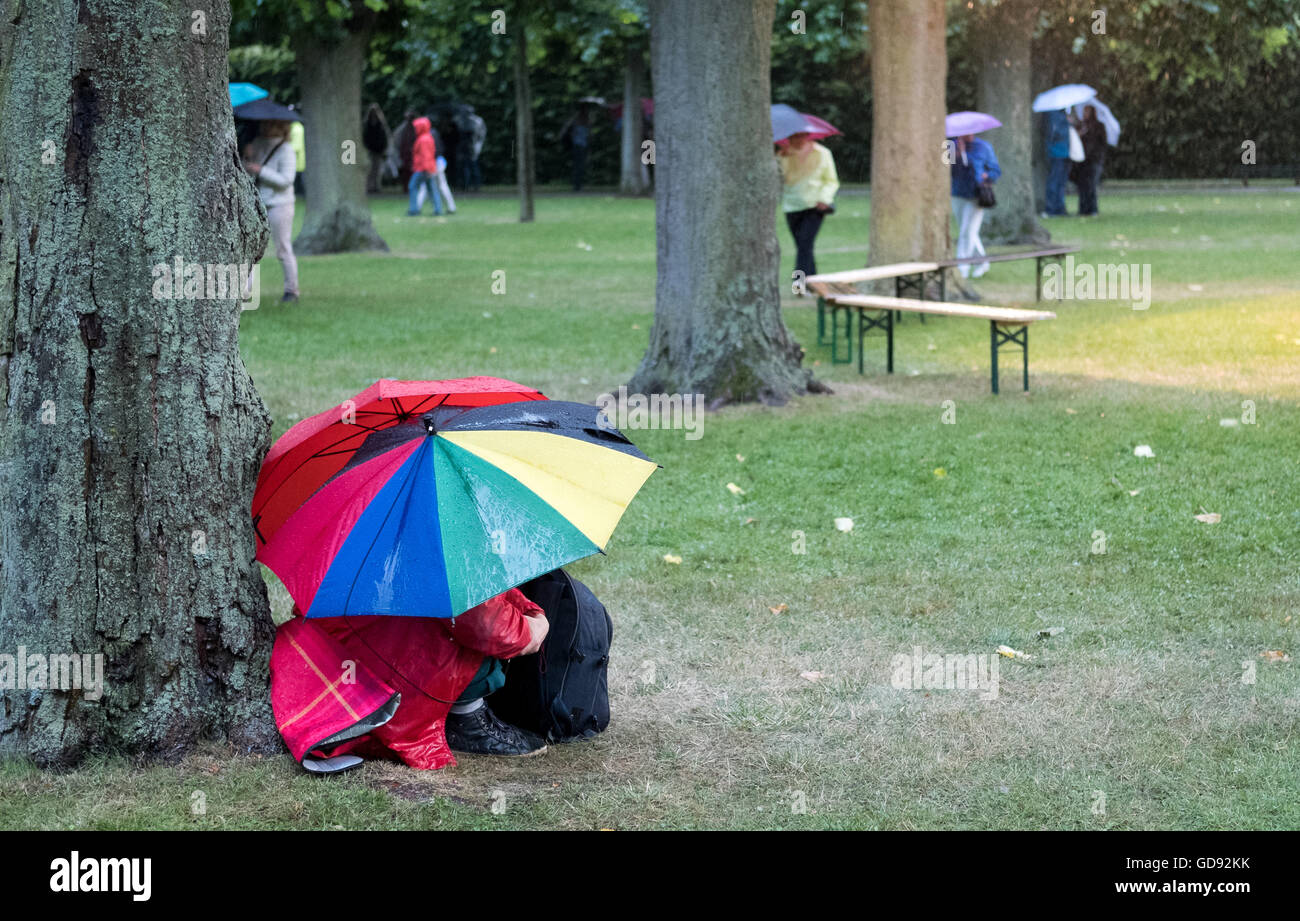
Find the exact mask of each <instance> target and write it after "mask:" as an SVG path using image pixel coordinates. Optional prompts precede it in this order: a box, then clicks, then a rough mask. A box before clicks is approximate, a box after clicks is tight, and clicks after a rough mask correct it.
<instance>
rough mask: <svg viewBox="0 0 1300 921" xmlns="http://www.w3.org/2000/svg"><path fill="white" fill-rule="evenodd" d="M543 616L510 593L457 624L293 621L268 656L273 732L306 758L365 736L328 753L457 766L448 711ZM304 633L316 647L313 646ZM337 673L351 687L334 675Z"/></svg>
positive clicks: (511, 653)
mask: <svg viewBox="0 0 1300 921" xmlns="http://www.w3.org/2000/svg"><path fill="white" fill-rule="evenodd" d="M295 613H296V611H295ZM541 613H542V609H541V608H539V607H538V606H537V605H535V604H533V603H532V602H531V601H529V600H528V599H527V598H525V597H524V595H523V593H522V592H520V591H519V590H518V589H513V588H512V589H510V590H509V591H508V592H505V593H504V594H501V595H498V596H496V597H495V598H490V599H488V600H487V601H485V602H483V603H482V604H480V605H478V606H477V607H473V608H470V609H469V610H468V611H466V612H465V613H464V614H461V615H459V616H457V617H454V618H451V619H444V618H436V617H348V618H342V617H322V618H313V619H311V620H305V619H303V618H301V617H295V618H294V619H293V620H291V621H289V622H288V623H286V624H284V625H283V626H282V627H280V631H279V633H278V634H277V636H276V644H275V650H274V651H273V653H272V657H271V702H272V705H273V708H274V711H275V717H276V725H277V726H278V727H279V729H280V732H281V734H282V735H283V736H284V740H285V744H286V745H288V746H289V750H290V751H291V752H293V755H294V757H295V758H297V759H298V760H300V761H301V760H302V758H303V757H304V756H306V755H309V754H311V753H312V752H314V751H315V752H317V753H319V751H320V749H319V748H318V746H319V745H320V742H321V740H322V739H329V740H335V739H337V738H338V737H339V736H340V735H344V736H346V735H347V734H348V733H349V732H350V731H358V730H362V729H364V730H366V731H365V733H364V734H363V735H358V736H357V737H356V738H352V739H348V740H346V741H344V742H342V744H338V745H331V746H327V747H328V749H329V750H328V754H330V755H342V754H354V755H360V756H362V757H370V758H391V757H397V758H400V759H401V760H402V761H404V762H405V763H406V764H408V765H409V766H411V767H413V768H417V769H420V770H434V769H437V768H441V767H446V766H447V765H449V764H455V763H456V759H455V758H454V757H452V754H451V750H450V749H449V748H448V747H447V738H446V736H445V734H444V729H443V727H444V722H445V720H446V718H447V711H448V709H449V708H450V706H451V704H452V702H454V701H455V700H456V698H457V697H458V696H460V693H461V691H463V690H464V689H465V687H466V685H468V684H469V682H470V679H472V678H473V677H474V673H475V672H477V671H478V669H479V666H480V665H482V664H483V657H484V656H493V657H495V658H498V659H510V658H513V657H515V656H517V655H519V653H521V652H522V651H523V650H524V648H525V647H526V646H527V645H528V641H529V639H530V637H531V631H530V630H529V628H528V621H527V620H526V617H529V616H534V615H537V614H541ZM304 634H306V635H311V636H312V639H313V641H314V643H315V645H314V646H313V647H311V648H310V649H308V647H309V644H308V643H305V642H304V641H303V636H304ZM304 650H306V651H308V653H309V654H308V655H306V656H304V655H303V654H302V653H303V651H304ZM304 658H306V659H308V660H309V661H308V662H307V664H306V665H304ZM349 669H350V671H349ZM340 674H348V675H350V676H351V680H344V681H339V680H338V679H337V678H335V677H334V676H338V675H340ZM394 691H396V692H397V693H399V694H401V702H400V704H398V705H397V709H396V712H395V713H394V714H393V715H392V718H391V719H388V720H387V722H384V723H383V724H382V725H379V726H374V725H373V724H374V723H375V722H377V721H378V719H382V717H383V716H386V715H387V712H382V711H380V713H379V716H378V717H376V716H374V715H372V714H373V713H374V712H375V711H376V704H382V703H383V702H384V701H385V700H387V699H388V698H389V697H391V695H392V692H394ZM304 713H309V714H310V715H309V716H303V715H301V714H304ZM295 717H296V718H295ZM291 718H292V719H293V721H292V722H289V720H290V719H291ZM349 727H352V728H351V729H350V728H349ZM372 727H373V728H372Z"/></svg>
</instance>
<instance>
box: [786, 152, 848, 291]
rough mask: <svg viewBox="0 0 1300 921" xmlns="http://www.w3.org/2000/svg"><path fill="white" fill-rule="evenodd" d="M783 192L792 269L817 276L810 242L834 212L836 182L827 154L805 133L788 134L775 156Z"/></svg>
mask: <svg viewBox="0 0 1300 921" xmlns="http://www.w3.org/2000/svg"><path fill="white" fill-rule="evenodd" d="M777 162H778V163H780V164H781V179H782V181H783V182H784V184H785V193H784V195H783V196H782V198H781V208H782V210H783V211H785V222H786V224H787V225H789V227H790V233H791V234H792V235H793V236H794V245H795V264H794V267H795V270H796V271H798V272H803V273H804V274H803V277H805V278H806V277H807V276H809V275H816V274H817V263H816V262H815V261H814V260H813V241H814V240H815V239H816V238H817V231H819V230H821V227H822V220H823V219H824V218H825V217H826V215H828V214H832V213H834V211H835V207H834V203H835V193H836V192H837V191H838V190H839V187H840V180H839V177H838V176H837V175H836V174H835V158H834V157H832V156H831V152H830V151H829V150H827V149H826V148H825V147H823V146H822V145H821V144H818V143H817V142H816V141H814V140H813V139H812V138H811V137H809V136H808V135H807V134H805V133H800V134H792V135H790V141H789V143H788V144H785V145H781V147H780V148H779V153H778V156H777Z"/></svg>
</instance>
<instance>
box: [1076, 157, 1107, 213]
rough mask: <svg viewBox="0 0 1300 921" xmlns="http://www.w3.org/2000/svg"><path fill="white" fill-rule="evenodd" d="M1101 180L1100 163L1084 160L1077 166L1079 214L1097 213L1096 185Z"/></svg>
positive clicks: (1098, 161)
mask: <svg viewBox="0 0 1300 921" xmlns="http://www.w3.org/2000/svg"><path fill="white" fill-rule="evenodd" d="M1100 179H1101V161H1100V160H1084V161H1083V162H1082V163H1080V164H1079V178H1078V179H1077V180H1076V182H1075V185H1077V186H1078V187H1079V213H1080V214H1096V213H1097V183H1098V181H1099V180H1100Z"/></svg>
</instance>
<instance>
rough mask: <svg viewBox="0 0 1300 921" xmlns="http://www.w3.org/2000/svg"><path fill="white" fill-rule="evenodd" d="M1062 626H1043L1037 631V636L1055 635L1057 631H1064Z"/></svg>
mask: <svg viewBox="0 0 1300 921" xmlns="http://www.w3.org/2000/svg"><path fill="white" fill-rule="evenodd" d="M1064 632H1065V628H1064V627H1044V628H1043V629H1042V630H1039V631H1038V635H1039V636H1056V634H1058V633H1064Z"/></svg>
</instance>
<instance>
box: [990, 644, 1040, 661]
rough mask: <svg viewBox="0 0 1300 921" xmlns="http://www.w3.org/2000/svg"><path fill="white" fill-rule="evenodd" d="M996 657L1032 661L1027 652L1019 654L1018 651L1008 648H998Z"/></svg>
mask: <svg viewBox="0 0 1300 921" xmlns="http://www.w3.org/2000/svg"><path fill="white" fill-rule="evenodd" d="M998 655H1000V656H1004V657H1006V658H1008V659H1032V658H1033V656H1031V655H1029V653H1027V652H1020V651H1019V650H1018V649H1012V648H1011V647H1010V646H999V647H998Z"/></svg>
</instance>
